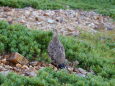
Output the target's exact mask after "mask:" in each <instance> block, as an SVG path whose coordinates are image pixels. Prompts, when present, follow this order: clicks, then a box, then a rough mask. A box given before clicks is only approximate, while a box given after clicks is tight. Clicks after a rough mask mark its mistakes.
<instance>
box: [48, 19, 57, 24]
mask: <svg viewBox="0 0 115 86" xmlns="http://www.w3.org/2000/svg"><path fill="white" fill-rule="evenodd" d="M47 22H48V23H50V24H53V23H54V22H55V21H54V20H52V19H48V20H47Z"/></svg>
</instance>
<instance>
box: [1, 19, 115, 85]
mask: <svg viewBox="0 0 115 86" xmlns="http://www.w3.org/2000/svg"><path fill="white" fill-rule="evenodd" d="M51 37H52V33H51V32H44V31H41V30H31V29H28V28H26V27H24V26H22V25H18V24H14V25H11V24H8V23H7V22H5V21H0V54H5V53H10V52H19V53H20V54H22V55H23V56H25V57H26V58H28V59H30V60H39V61H44V62H50V59H49V57H48V54H47V46H48V43H49V41H50V40H51ZM41 38H42V39H41ZM59 38H60V40H61V42H62V43H63V45H64V47H65V51H66V52H65V53H66V58H67V59H68V60H69V61H75V60H78V61H79V63H80V64H79V65H78V66H77V67H82V68H84V69H86V70H87V71H89V70H90V69H92V70H94V72H95V73H96V75H95V76H94V75H91V76H89V77H90V78H88V79H87V78H80V77H76V75H69V74H68V73H67V74H66V73H65V72H63V71H62V72H55V71H52V69H50V70H49V71H50V72H48V71H47V70H43V71H42V72H43V73H42V72H41V73H40V74H39V73H38V77H34V78H27V77H23V76H18V75H15V74H13V75H10V76H6V77H5V79H4V80H3V82H1V83H2V84H3V85H2V84H1V86H8V85H10V86H16V85H17V84H19V85H20V86H21V85H22V86H25V84H24V82H26V84H27V85H28V86H29V85H31V86H32V85H33V86H38V84H42V85H40V86H48V85H49V84H50V86H51V85H53V84H55V86H56V85H57V86H60V85H61V84H63V83H67V86H76V85H79V86H90V85H92V86H114V82H113V81H114V79H115V70H114V68H115V64H114V63H115V62H114V61H115V36H114V33H113V32H106V34H104V33H103V32H99V33H96V34H90V33H88V32H84V31H81V34H80V36H78V37H71V36H69V37H65V36H61V35H60V36H59ZM51 71H52V72H51ZM44 73H45V74H46V75H47V76H48V77H46V76H45V75H44ZM64 73H65V74H64ZM60 76H61V77H60ZM40 77H41V78H42V80H43V81H42V82H40V81H39V80H41V78H40ZM14 78H17V79H16V81H15V80H14ZM0 79H2V78H0ZM24 79H25V81H24V82H23V80H24ZM33 79H34V80H35V81H34V82H31V80H33ZM0 81H1V80H0ZM7 81H8V82H7ZM12 81H14V82H17V83H14V82H13V83H12V85H11V84H10V82H12ZM76 81H77V82H76ZM74 82H76V83H74ZM5 83H6V84H5ZM21 83H22V84H21ZM45 83H47V84H46V85H44V84H45ZM48 83H49V84H48ZM4 84H5V85H4Z"/></svg>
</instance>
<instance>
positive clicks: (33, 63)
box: [29, 61, 38, 66]
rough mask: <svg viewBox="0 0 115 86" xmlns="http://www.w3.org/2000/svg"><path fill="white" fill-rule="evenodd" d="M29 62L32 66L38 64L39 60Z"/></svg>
mask: <svg viewBox="0 0 115 86" xmlns="http://www.w3.org/2000/svg"><path fill="white" fill-rule="evenodd" d="M29 64H30V65H32V66H36V65H37V64H38V61H33V62H30V63H29Z"/></svg>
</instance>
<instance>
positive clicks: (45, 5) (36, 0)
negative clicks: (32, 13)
mask: <svg viewBox="0 0 115 86" xmlns="http://www.w3.org/2000/svg"><path fill="white" fill-rule="evenodd" d="M0 6H10V7H16V8H24V7H29V6H31V7H33V8H36V9H66V8H67V6H69V9H83V10H94V11H96V12H99V13H101V14H103V15H108V16H111V17H112V18H115V0H0Z"/></svg>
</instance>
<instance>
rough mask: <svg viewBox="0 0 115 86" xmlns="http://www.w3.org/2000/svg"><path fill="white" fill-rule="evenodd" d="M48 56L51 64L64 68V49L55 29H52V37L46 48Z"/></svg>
mask: <svg viewBox="0 0 115 86" xmlns="http://www.w3.org/2000/svg"><path fill="white" fill-rule="evenodd" d="M48 55H49V57H50V58H51V60H52V63H53V64H55V65H56V66H58V67H59V68H65V64H64V63H65V60H66V59H65V49H64V46H63V45H62V43H61V42H60V40H59V39H58V32H57V30H56V29H53V37H52V40H51V42H50V43H49V46H48Z"/></svg>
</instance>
